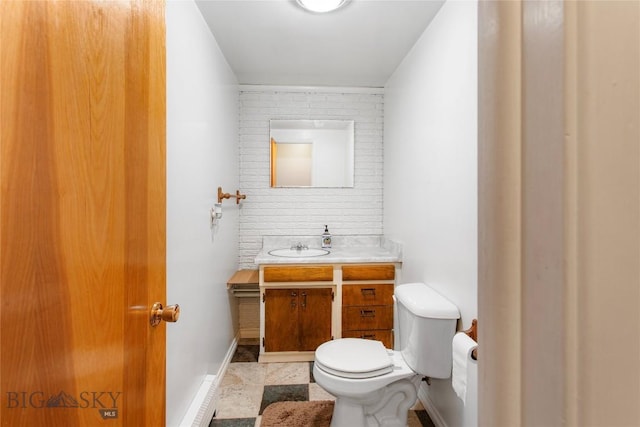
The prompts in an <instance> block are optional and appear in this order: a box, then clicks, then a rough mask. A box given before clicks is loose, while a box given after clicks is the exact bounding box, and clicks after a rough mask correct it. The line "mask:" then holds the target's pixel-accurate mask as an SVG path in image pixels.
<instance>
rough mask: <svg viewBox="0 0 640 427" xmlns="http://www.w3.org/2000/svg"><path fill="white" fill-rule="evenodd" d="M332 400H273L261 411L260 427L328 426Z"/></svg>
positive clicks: (331, 412)
mask: <svg viewBox="0 0 640 427" xmlns="http://www.w3.org/2000/svg"><path fill="white" fill-rule="evenodd" d="M332 414H333V402H332V401H330V400H317V401H312V402H275V403H272V404H271V405H269V406H267V407H266V408H265V410H264V411H263V412H262V420H261V421H260V427H303V426H304V427H307V426H308V427H329V424H330V423H331V415H332Z"/></svg>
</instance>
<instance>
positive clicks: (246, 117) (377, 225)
mask: <svg viewBox="0 0 640 427" xmlns="http://www.w3.org/2000/svg"><path fill="white" fill-rule="evenodd" d="M239 108H240V112H239V118H240V124H239V144H240V147H239V155H240V165H239V172H240V190H241V192H242V193H244V194H246V195H247V198H246V199H245V200H244V201H243V202H242V205H241V208H240V223H239V255H238V257H239V260H238V265H239V268H241V269H242V268H255V267H256V266H255V264H254V263H253V259H254V257H255V256H256V255H257V254H258V252H259V251H260V249H261V245H262V236H264V235H307V236H308V235H316V234H317V235H318V236H320V234H322V232H323V231H324V224H328V225H329V230H330V231H331V233H332V234H336V235H338V234H340V235H345V234H383V225H382V224H383V218H382V214H383V209H382V208H383V206H382V196H383V194H382V190H383V145H382V135H383V120H384V96H383V95H382V94H377V93H342V92H337V91H336V89H333V90H332V91H321V90H313V91H311V90H309V91H307V92H300V91H289V90H287V89H286V88H284V89H264V90H263V89H253V88H250V89H243V90H241V91H240V103H239ZM271 119H333V120H354V121H355V181H354V187H353V188H271V187H270V186H269V178H270V168H269V120H271Z"/></svg>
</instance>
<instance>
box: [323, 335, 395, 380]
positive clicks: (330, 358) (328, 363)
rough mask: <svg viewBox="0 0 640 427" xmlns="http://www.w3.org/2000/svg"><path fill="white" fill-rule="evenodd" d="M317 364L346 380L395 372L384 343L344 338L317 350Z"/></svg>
mask: <svg viewBox="0 0 640 427" xmlns="http://www.w3.org/2000/svg"><path fill="white" fill-rule="evenodd" d="M315 363H316V364H318V367H319V368H320V369H322V370H323V371H325V372H328V373H330V374H333V375H336V376H339V377H344V378H371V377H377V376H379V375H385V374H388V373H389V372H392V371H393V361H392V359H391V356H390V355H389V353H388V350H387V349H386V348H384V345H382V343H381V342H380V341H374V340H365V339H360V338H342V339H338V340H334V341H328V342H326V343H324V344H322V345H320V346H319V347H318V348H317V349H316V356H315Z"/></svg>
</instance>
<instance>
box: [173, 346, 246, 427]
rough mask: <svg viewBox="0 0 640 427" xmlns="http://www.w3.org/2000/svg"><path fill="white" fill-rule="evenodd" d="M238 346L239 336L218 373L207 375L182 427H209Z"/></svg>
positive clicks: (228, 351) (183, 420) (181, 424)
mask: <svg viewBox="0 0 640 427" xmlns="http://www.w3.org/2000/svg"><path fill="white" fill-rule="evenodd" d="M237 347H238V338H234V339H233V341H232V342H231V346H230V347H229V349H228V350H227V354H226V355H225V357H224V360H223V361H222V365H221V366H220V369H218V373H217V374H216V375H206V376H205V378H204V380H203V381H202V384H201V385H200V388H199V389H198V392H197V393H196V396H195V397H194V398H193V400H192V401H191V405H190V406H189V409H188V410H187V413H186V415H185V416H184V418H183V419H182V422H181V423H180V427H208V426H209V424H210V422H211V418H213V414H214V413H215V411H216V406H217V404H218V396H219V395H220V383H221V382H222V379H223V378H224V374H225V373H226V372H227V368H228V367H229V364H230V363H231V359H232V358H233V355H234V353H235V351H236V348H237Z"/></svg>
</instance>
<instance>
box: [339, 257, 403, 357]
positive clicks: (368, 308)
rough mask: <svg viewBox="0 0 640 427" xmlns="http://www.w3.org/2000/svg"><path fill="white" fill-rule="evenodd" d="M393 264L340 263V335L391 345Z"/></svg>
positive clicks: (386, 345)
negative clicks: (342, 264)
mask: <svg viewBox="0 0 640 427" xmlns="http://www.w3.org/2000/svg"><path fill="white" fill-rule="evenodd" d="M394 278H395V266H394V265H392V264H390V265H386V264H385V265H353V266H351V265H350V266H346V265H345V266H343V267H342V337H343V338H364V339H373V340H378V341H382V343H383V344H384V346H385V347H387V348H393V290H394V285H393V280H394Z"/></svg>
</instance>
